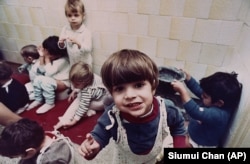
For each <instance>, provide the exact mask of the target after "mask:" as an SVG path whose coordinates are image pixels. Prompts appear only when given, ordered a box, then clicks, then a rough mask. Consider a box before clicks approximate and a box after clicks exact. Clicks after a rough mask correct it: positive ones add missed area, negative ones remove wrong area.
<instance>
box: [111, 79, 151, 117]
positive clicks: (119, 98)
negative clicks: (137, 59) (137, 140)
mask: <svg viewBox="0 0 250 164" xmlns="http://www.w3.org/2000/svg"><path fill="white" fill-rule="evenodd" d="M154 94H155V90H152V86H151V84H150V83H149V81H147V80H146V81H137V82H132V83H125V84H121V85H117V86H114V87H113V89H112V96H113V99H114V102H115V104H116V106H117V108H118V109H119V110H120V111H121V112H124V113H128V114H130V115H131V116H133V117H140V116H143V115H145V114H146V113H148V112H149V111H150V110H151V107H152V102H153V96H154Z"/></svg>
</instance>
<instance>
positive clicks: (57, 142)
mask: <svg viewBox="0 0 250 164" xmlns="http://www.w3.org/2000/svg"><path fill="white" fill-rule="evenodd" d="M0 136H1V137H0V155H2V156H6V157H9V158H19V157H20V158H21V160H20V162H19V164H45V163H50V164H58V163H61V164H76V161H75V160H76V158H75V153H77V152H76V151H75V148H74V145H73V143H72V142H71V140H70V139H69V138H67V137H64V136H63V135H62V134H60V133H59V132H45V131H44V130H43V128H42V127H41V126H40V125H39V124H38V123H37V122H36V121H33V120H30V119H27V118H22V119H20V120H18V121H17V122H15V123H12V124H10V125H7V126H6V127H5V128H4V129H3V131H2V133H1V135H0Z"/></svg>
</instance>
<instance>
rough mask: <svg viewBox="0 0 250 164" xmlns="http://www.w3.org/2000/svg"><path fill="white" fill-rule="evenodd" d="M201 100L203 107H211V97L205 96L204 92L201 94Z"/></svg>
mask: <svg viewBox="0 0 250 164" xmlns="http://www.w3.org/2000/svg"><path fill="white" fill-rule="evenodd" d="M201 98H202V102H203V104H204V105H205V106H207V107H210V106H212V105H213V104H212V98H211V96H209V95H208V94H206V93H205V92H203V93H202V95H201Z"/></svg>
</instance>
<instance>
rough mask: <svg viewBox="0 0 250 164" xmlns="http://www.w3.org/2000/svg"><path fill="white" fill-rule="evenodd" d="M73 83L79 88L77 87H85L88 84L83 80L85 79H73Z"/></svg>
mask: <svg viewBox="0 0 250 164" xmlns="http://www.w3.org/2000/svg"><path fill="white" fill-rule="evenodd" d="M72 84H73V86H74V88H77V89H81V90H82V89H83V88H85V87H86V84H85V83H84V82H83V81H76V80H75V81H72Z"/></svg>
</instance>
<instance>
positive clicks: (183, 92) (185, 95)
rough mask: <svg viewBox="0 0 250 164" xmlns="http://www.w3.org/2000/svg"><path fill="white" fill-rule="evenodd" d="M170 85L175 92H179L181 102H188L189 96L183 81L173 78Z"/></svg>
mask: <svg viewBox="0 0 250 164" xmlns="http://www.w3.org/2000/svg"><path fill="white" fill-rule="evenodd" d="M171 85H172V86H173V88H174V90H175V91H176V92H179V93H180V96H181V99H182V102H183V103H186V102H188V101H189V100H190V99H191V97H190V96H189V93H188V91H187V89H186V87H185V85H184V83H183V82H180V81H178V80H174V81H173V82H172V83H171Z"/></svg>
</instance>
